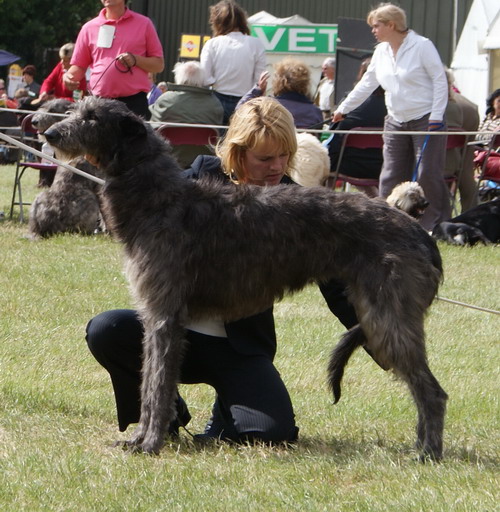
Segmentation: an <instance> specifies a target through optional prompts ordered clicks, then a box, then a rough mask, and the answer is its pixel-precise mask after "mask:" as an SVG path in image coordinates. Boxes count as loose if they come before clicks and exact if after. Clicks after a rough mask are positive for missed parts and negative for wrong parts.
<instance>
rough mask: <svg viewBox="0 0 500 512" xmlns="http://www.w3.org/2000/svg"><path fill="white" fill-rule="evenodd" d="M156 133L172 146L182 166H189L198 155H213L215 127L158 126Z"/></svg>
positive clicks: (216, 135) (215, 137)
mask: <svg viewBox="0 0 500 512" xmlns="http://www.w3.org/2000/svg"><path fill="white" fill-rule="evenodd" d="M157 131H158V133H159V134H160V135H161V136H162V137H164V138H165V139H167V140H168V141H169V142H170V144H172V146H173V153H174V156H175V158H176V159H177V161H178V162H179V164H180V166H181V167H182V168H186V167H189V166H190V165H191V164H192V163H193V160H194V159H195V158H196V157H197V156H198V155H213V154H214V152H213V150H212V148H213V147H214V146H215V144H216V143H217V139H218V137H219V132H218V131H217V130H216V129H215V128H209V127H205V126H203V127H191V126H159V127H158V128H157Z"/></svg>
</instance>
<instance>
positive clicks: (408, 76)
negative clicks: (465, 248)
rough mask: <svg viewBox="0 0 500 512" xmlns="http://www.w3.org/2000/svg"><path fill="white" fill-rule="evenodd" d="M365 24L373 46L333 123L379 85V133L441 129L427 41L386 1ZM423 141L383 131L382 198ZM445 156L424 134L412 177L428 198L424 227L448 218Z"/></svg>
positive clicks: (436, 70)
mask: <svg viewBox="0 0 500 512" xmlns="http://www.w3.org/2000/svg"><path fill="white" fill-rule="evenodd" d="M367 22H368V24H369V25H370V26H371V27H372V32H373V34H374V36H375V38H376V39H377V40H378V41H379V44H378V45H377V47H376V48H375V52H374V54H373V57H372V60H371V63H370V66H369V67H368V69H367V71H366V73H365V74H364V76H363V78H362V79H361V81H360V82H358V84H357V85H356V87H355V88H354V89H353V90H352V92H351V93H350V94H349V95H348V96H347V98H346V99H345V100H344V101H343V102H342V103H341V104H340V105H339V107H338V109H337V110H336V112H335V113H334V116H333V121H334V122H336V121H339V120H341V119H342V118H343V117H344V115H345V114H347V113H349V112H350V111H351V110H353V109H355V108H356V107H357V106H359V105H360V104H361V103H362V102H363V101H364V100H365V99H366V98H367V97H368V96H369V95H370V94H371V93H372V92H373V91H374V90H375V89H376V88H377V87H378V86H381V87H382V88H383V89H384V90H385V101H386V106H387V112H388V115H387V117H386V119H385V124H384V130H385V131H399V132H401V131H403V132H404V131H427V130H430V131H434V130H443V129H444V128H445V124H444V113H445V110H446V105H447V102H448V86H447V81H446V76H445V73H444V68H443V64H442V62H441V59H440V57H439V54H438V52H437V50H436V48H435V47H434V45H433V44H432V42H431V41H430V40H429V39H426V38H425V37H422V36H420V35H418V34H416V33H415V32H414V31H413V30H409V29H408V28H407V26H406V14H405V12H404V11H403V10H402V9H401V8H399V7H396V6H395V5H393V4H390V3H384V4H380V5H379V6H378V7H377V8H376V9H374V10H372V11H371V12H370V13H369V14H368V17H367ZM425 139H426V137H425V136H424V135H398V134H385V135H384V151H383V154H384V164H383V168H382V172H381V174H380V186H379V190H380V195H381V196H382V197H387V196H388V195H389V194H390V193H391V191H392V189H393V188H394V187H395V186H396V185H398V184H399V183H401V182H403V181H409V180H411V179H412V176H413V171H414V169H415V166H416V162H417V161H418V160H419V158H420V153H421V151H422V147H423V145H424V140H425ZM445 155H446V137H445V136H440V135H434V136H430V137H428V140H427V142H426V144H425V151H424V153H423V156H422V159H421V162H420V166H419V169H418V175H417V181H418V182H419V183H420V185H421V186H422V188H423V189H424V192H425V195H426V197H427V199H428V200H429V202H430V206H429V207H428V208H427V210H426V212H425V214H424V216H423V217H422V219H421V220H420V222H421V224H422V225H423V227H424V228H425V229H427V230H431V229H432V228H433V227H434V226H435V225H436V224H437V223H439V222H441V221H444V220H447V219H449V218H450V216H451V207H450V197H449V192H448V189H447V186H446V184H445V182H444V180H443V175H442V170H443V168H444V165H445Z"/></svg>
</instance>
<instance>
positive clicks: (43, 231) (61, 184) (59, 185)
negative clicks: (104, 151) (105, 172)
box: [28, 99, 102, 238]
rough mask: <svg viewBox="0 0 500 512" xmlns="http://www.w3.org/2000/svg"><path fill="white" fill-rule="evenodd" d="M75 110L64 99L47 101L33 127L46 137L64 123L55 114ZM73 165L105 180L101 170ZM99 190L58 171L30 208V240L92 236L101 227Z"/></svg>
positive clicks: (77, 160) (77, 162)
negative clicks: (46, 133)
mask: <svg viewBox="0 0 500 512" xmlns="http://www.w3.org/2000/svg"><path fill="white" fill-rule="evenodd" d="M74 106H75V103H73V102H71V101H68V100H64V99H55V100H50V101H47V102H46V103H44V104H43V105H42V106H41V107H40V108H39V109H38V111H37V113H36V114H35V115H34V116H33V121H32V122H33V125H34V126H35V127H36V128H37V129H38V131H39V133H43V132H44V131H46V130H47V129H48V128H50V126H52V125H53V124H54V123H56V122H57V121H60V120H61V119H62V118H61V117H60V116H55V115H53V114H64V113H66V112H68V111H70V110H72V109H73V108H74ZM42 138H43V135H42ZM70 163H71V165H73V166H75V167H78V169H81V170H82V171H85V172H86V173H88V174H93V175H94V176H96V175H97V176H98V177H102V176H101V174H100V172H99V170H98V169H97V168H96V167H95V166H93V165H91V164H90V163H89V162H87V161H86V160H85V159H84V158H82V157H78V158H75V159H74V160H73V161H72V162H70ZM100 189H101V186H100V185H98V184H97V183H95V182H94V181H90V180H88V179H86V178H84V177H82V176H80V175H78V174H75V173H73V172H71V171H69V170H67V169H65V168H64V167H61V166H60V167H58V169H57V172H56V176H55V178H54V182H53V183H52V185H51V187H50V188H49V189H47V190H44V191H42V192H41V193H40V194H38V195H37V196H36V198H35V200H34V201H33V204H32V205H31V208H30V215H29V224H28V226H29V231H30V235H31V237H33V238H40V237H42V238H45V237H49V236H51V235H55V234H56V233H84V234H91V233H93V232H94V231H95V229H96V228H99V227H100V218H101V207H100V199H99V192H100Z"/></svg>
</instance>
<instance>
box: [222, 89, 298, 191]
mask: <svg viewBox="0 0 500 512" xmlns="http://www.w3.org/2000/svg"><path fill="white" fill-rule="evenodd" d="M269 140H271V141H273V142H275V143H276V146H279V147H280V149H281V150H282V151H283V152H284V153H288V154H289V155H290V157H289V159H288V166H289V167H291V166H292V163H293V159H294V157H295V153H296V152H297V135H296V132H295V125H294V123H293V117H292V114H290V112H289V111H288V110H287V109H286V108H285V107H283V105H281V104H280V103H279V102H278V101H277V100H275V99H274V98H270V97H268V96H261V97H259V98H254V99H252V100H250V101H248V102H247V103H244V104H243V105H242V106H241V107H239V108H238V109H237V110H236V111H235V112H234V114H233V115H232V117H231V121H230V123H229V128H228V130H227V133H226V135H225V137H224V138H223V139H222V140H221V141H220V142H219V143H218V145H217V147H216V154H217V156H218V157H219V158H220V159H221V162H222V168H223V170H224V172H225V173H226V174H227V175H228V176H229V177H230V178H231V180H232V181H235V182H238V181H244V178H245V176H244V172H245V169H244V165H243V157H244V156H245V151H247V150H250V151H252V150H254V149H255V148H257V147H259V146H261V145H262V144H267V143H268V142H269Z"/></svg>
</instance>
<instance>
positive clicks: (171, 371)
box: [127, 319, 184, 454]
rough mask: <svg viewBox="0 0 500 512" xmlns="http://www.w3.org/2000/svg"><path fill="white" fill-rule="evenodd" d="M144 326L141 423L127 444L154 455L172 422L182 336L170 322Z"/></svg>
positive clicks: (175, 323)
mask: <svg viewBox="0 0 500 512" xmlns="http://www.w3.org/2000/svg"><path fill="white" fill-rule="evenodd" d="M148 324H149V322H147V323H146V324H145V327H146V330H145V336H144V349H145V350H144V354H145V358H144V361H143V370H142V371H143V375H142V379H143V382H142V390H141V419H140V421H139V425H138V427H137V430H136V432H134V435H133V438H132V439H131V440H130V441H129V443H127V444H128V445H132V446H133V447H135V449H137V450H138V451H141V452H145V453H154V454H158V453H159V452H160V449H161V447H162V445H163V443H164V440H165V436H166V434H167V430H168V427H169V425H170V422H171V421H172V420H173V419H175V399H176V397H177V382H178V380H179V373H180V366H181V362H182V355H183V345H184V332H183V329H182V328H181V327H180V326H179V323H178V322H177V321H175V320H173V319H169V320H162V321H160V322H156V323H155V324H154V325H153V326H151V328H148Z"/></svg>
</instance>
